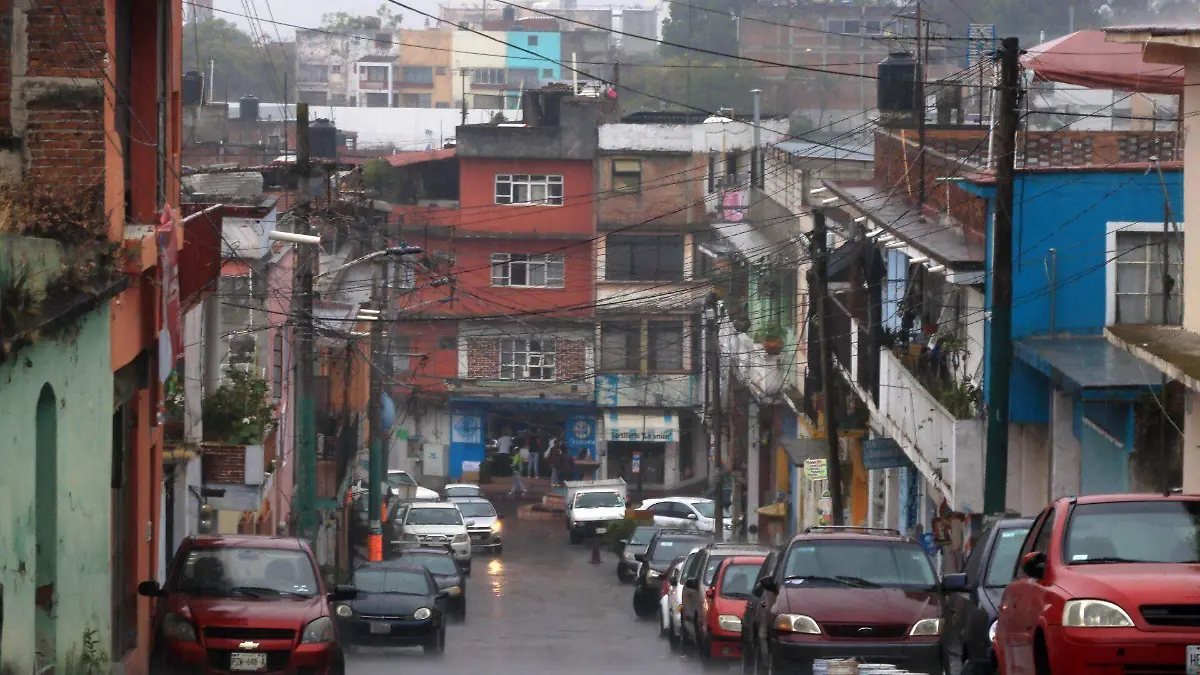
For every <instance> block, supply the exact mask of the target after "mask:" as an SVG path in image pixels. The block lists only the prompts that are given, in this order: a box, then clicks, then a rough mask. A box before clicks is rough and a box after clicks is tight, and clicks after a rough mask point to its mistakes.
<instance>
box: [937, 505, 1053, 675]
mask: <svg viewBox="0 0 1200 675" xmlns="http://www.w3.org/2000/svg"><path fill="white" fill-rule="evenodd" d="M1032 526H1033V519H1032V518H1009V519H1005V520H1000V521H997V522H996V523H995V524H994V525H992V526H991V527H989V528H987V529H986V530H984V531H983V534H982V535H980V537H979V541H978V542H976V543H975V545H974V546H973V547H972V548H971V555H970V556H969V557H968V558H967V565H966V572H965V573H963V574H947V575H946V576H945V578H944V579H943V584H947V585H954V584H961V587H965V588H966V590H965V591H961V592H958V593H952V594H950V596H949V597H948V598H947V599H946V630H945V635H946V648H947V649H948V650H949V652H950V656H951V658H955V657H957V658H959V659H960V660H961V661H962V664H963V670H962V672H963V675H984V674H987V673H994V672H996V655H995V654H994V653H993V652H992V636H993V635H995V634H996V629H995V625H996V616H997V614H998V612H999V608H1000V598H1001V596H1003V595H1004V587H1005V586H1007V585H1008V583H1009V582H1010V581H1012V579H1013V572H1015V571H1016V567H1017V556H1018V554H1019V553H1020V551H1021V544H1022V543H1023V542H1024V541H1025V535H1026V534H1028V533H1029V528H1030V527H1032ZM952 577H954V578H952Z"/></svg>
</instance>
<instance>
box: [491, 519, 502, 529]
mask: <svg viewBox="0 0 1200 675" xmlns="http://www.w3.org/2000/svg"><path fill="white" fill-rule="evenodd" d="M499 531H500V521H498V520H497V521H496V522H494V523H492V532H499Z"/></svg>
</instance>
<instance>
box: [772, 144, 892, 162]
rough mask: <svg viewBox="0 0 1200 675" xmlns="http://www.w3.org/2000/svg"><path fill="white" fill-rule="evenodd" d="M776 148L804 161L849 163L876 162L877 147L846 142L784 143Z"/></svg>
mask: <svg viewBox="0 0 1200 675" xmlns="http://www.w3.org/2000/svg"><path fill="white" fill-rule="evenodd" d="M830 146H833V147H830ZM776 147H777V148H779V149H780V150H782V151H784V152H786V153H788V154H791V155H794V156H796V157H801V158H803V159H828V160H835V161H836V160H842V161H849V162H873V161H875V145H874V144H873V143H868V144H866V145H861V146H860V145H859V144H856V143H853V142H850V141H846V140H842V141H837V142H830V143H814V142H811V141H784V142H782V143H780V144H778V145H777V146H776Z"/></svg>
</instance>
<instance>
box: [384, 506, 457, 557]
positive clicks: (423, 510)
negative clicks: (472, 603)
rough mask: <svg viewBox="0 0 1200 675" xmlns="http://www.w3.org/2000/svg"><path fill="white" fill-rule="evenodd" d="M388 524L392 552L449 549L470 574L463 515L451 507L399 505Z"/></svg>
mask: <svg viewBox="0 0 1200 675" xmlns="http://www.w3.org/2000/svg"><path fill="white" fill-rule="evenodd" d="M388 524H389V525H390V526H391V533H392V534H391V546H392V549H393V550H396V549H401V548H411V547H413V546H422V547H434V548H445V549H449V550H450V553H451V555H453V556H454V562H456V563H458V566H459V567H460V568H462V571H463V573H464V574H470V573H471V538H470V537H469V536H468V534H467V525H466V522H464V520H463V517H462V512H460V511H459V510H458V509H457V508H456V507H455V506H454V504H450V503H448V502H406V503H402V504H399V505H398V507H397V508H396V511H395V515H394V516H393V517H392V518H391V519H390V522H389V523H388Z"/></svg>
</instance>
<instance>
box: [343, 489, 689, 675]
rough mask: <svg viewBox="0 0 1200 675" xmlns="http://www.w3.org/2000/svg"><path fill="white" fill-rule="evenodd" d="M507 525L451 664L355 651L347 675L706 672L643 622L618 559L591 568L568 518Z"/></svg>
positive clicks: (483, 568) (456, 633) (480, 569)
mask: <svg viewBox="0 0 1200 675" xmlns="http://www.w3.org/2000/svg"><path fill="white" fill-rule="evenodd" d="M497 506H498V507H499V508H500V509H501V510H502V512H503V511H504V510H505V506H507V505H506V504H504V503H502V502H498V503H497ZM504 526H505V529H506V532H505V534H506V539H505V545H504V554H503V556H502V557H499V558H492V559H489V558H478V559H476V560H475V563H474V570H473V573H472V575H471V578H470V580H469V581H468V583H467V589H468V590H467V598H468V603H469V604H468V610H467V612H468V615H467V621H466V623H456V624H451V627H450V631H449V634H448V635H447V636H446V655H445V657H444V658H442V659H440V660H434V659H429V658H426V657H425V656H424V655H423V654H422V653H421V650H420V649H412V650H395V651H393V650H375V649H361V650H352V651H351V652H350V653H349V654H348V655H347V664H348V667H347V669H346V672H347V675H383V674H384V673H388V674H391V673H396V672H404V673H406V674H408V673H413V674H424V673H437V674H438V675H451V674H453V675H457V674H460V673H461V674H462V675H467V674H471V675H477V674H485V673H488V672H498V673H518V672H519V673H531V674H532V673H563V672H570V673H573V674H586V675H591V674H593V673H596V674H598V673H614V672H653V673H656V675H675V674H676V673H698V672H700V666H699V664H698V663H694V662H690V661H688V660H686V659H682V658H680V657H679V656H678V655H676V654H672V653H671V651H670V649H669V648H668V646H667V643H666V642H665V641H663V640H660V639H659V638H658V632H657V630H655V628H654V625H653V623H651V622H641V621H638V620H637V619H635V618H634V616H633V609H632V608H631V605H630V597H631V593H632V590H631V589H632V587H631V586H629V585H628V584H622V583H620V582H619V581H617V576H616V559H615V558H614V557H613V554H612V553H611V552H604V553H602V556H601V557H602V559H603V563H602V564H600V565H592V564H590V563H589V558H590V556H591V548H590V547H586V546H571V545H569V544H568V543H567V537H566V531H565V529H564V528H563V527H562V525H561V523H560V522H559V521H548V522H543V521H519V520H517V519H516V517H515V515H508V516H507V517H506V518H505V520H504Z"/></svg>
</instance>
